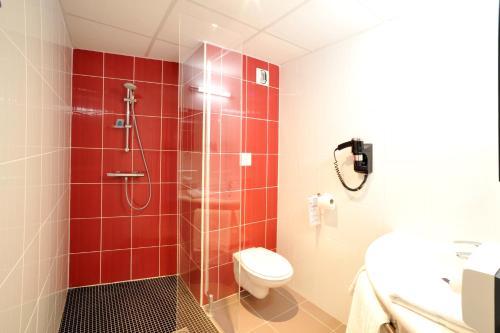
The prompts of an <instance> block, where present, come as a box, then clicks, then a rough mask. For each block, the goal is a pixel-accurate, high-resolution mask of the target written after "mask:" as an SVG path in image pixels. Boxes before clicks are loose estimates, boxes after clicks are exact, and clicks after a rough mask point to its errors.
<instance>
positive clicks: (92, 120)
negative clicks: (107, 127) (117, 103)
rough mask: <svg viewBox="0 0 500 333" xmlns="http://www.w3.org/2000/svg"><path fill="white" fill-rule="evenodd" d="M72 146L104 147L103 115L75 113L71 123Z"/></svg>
mask: <svg viewBox="0 0 500 333" xmlns="http://www.w3.org/2000/svg"><path fill="white" fill-rule="evenodd" d="M71 146H72V147H85V148H101V147H102V114H101V113H100V112H99V113H95V114H92V113H87V112H75V111H73V114H72V122H71Z"/></svg>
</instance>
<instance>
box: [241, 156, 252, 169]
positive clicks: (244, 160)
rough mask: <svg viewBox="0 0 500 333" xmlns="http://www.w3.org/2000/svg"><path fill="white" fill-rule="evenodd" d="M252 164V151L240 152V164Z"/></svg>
mask: <svg viewBox="0 0 500 333" xmlns="http://www.w3.org/2000/svg"><path fill="white" fill-rule="evenodd" d="M251 165H252V153H240V166H251Z"/></svg>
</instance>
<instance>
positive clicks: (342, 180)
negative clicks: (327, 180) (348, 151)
mask: <svg viewBox="0 0 500 333" xmlns="http://www.w3.org/2000/svg"><path fill="white" fill-rule="evenodd" d="M337 150H338V149H335V150H334V151H333V159H334V162H333V165H334V166H335V171H336V172H337V176H338V177H339V180H340V182H341V183H342V185H343V186H344V187H345V188H346V189H348V190H349V191H352V192H356V191H359V190H361V188H363V186H364V185H365V183H366V180H367V179H368V174H365V176H364V177H363V181H362V182H361V184H359V186H358V187H350V186H349V185H347V184H346V183H345V181H344V179H343V178H342V175H341V174H340V168H339V162H338V161H337V155H336V153H337Z"/></svg>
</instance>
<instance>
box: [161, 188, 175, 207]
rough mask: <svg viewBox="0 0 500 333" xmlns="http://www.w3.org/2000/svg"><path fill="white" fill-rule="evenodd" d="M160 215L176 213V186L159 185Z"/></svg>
mask: <svg viewBox="0 0 500 333" xmlns="http://www.w3.org/2000/svg"><path fill="white" fill-rule="evenodd" d="M161 205H162V206H161V213H162V214H176V213H177V184H175V183H168V184H161Z"/></svg>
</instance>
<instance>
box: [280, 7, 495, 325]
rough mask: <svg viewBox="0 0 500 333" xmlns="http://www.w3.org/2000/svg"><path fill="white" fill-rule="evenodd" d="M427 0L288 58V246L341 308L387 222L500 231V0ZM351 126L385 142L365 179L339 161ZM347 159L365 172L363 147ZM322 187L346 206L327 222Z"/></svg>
mask: <svg viewBox="0 0 500 333" xmlns="http://www.w3.org/2000/svg"><path fill="white" fill-rule="evenodd" d="M418 3H419V4H418V5H417V4H415V7H417V6H419V8H414V9H415V10H412V11H411V12H409V14H407V15H404V16H401V17H399V18H398V19H395V20H393V21H391V22H387V23H384V24H382V25H380V26H378V27H377V28H375V29H373V30H371V31H367V32H365V33H363V34H360V35H358V36H356V37H354V38H351V39H349V40H345V41H343V42H340V43H338V44H336V45H333V46H330V47H327V48H325V49H323V50H321V51H318V52H314V53H312V54H309V55H307V56H305V57H304V58H301V59H298V60H296V61H292V62H290V63H287V64H285V65H284V66H282V67H281V72H280V74H281V76H280V79H281V89H280V94H281V95H280V106H281V109H280V140H279V142H280V147H279V149H280V156H279V194H278V198H279V203H278V220H279V221H278V252H280V253H282V254H283V255H284V256H285V257H286V258H288V259H289V260H290V261H291V262H292V265H293V266H294V271H295V275H294V278H293V280H292V282H291V285H292V287H293V288H295V289H297V291H299V292H300V293H301V294H303V295H304V296H306V297H307V298H308V299H309V300H311V301H313V302H315V303H316V304H318V305H319V306H321V307H322V308H323V309H325V310H327V311H328V312H330V313H331V314H332V315H334V316H335V317H337V318H340V319H342V320H347V315H348V311H349V303H350V300H351V296H350V295H349V292H348V288H349V285H350V283H351V282H352V280H353V278H354V276H355V273H356V271H357V270H358V269H359V268H360V267H361V265H362V264H363V259H364V253H365V251H366V248H367V247H368V245H369V244H370V243H371V242H372V241H373V240H374V239H375V238H377V237H378V236H380V235H381V234H383V233H386V232H389V231H391V230H404V231H408V232H412V233H416V234H421V235H424V236H427V237H432V238H441V239H449V240H452V239H460V238H463V239H478V240H494V241H497V242H500V224H499V223H498V222H499V221H500V205H499V202H500V183H499V181H498V128H497V127H498V105H497V104H498V78H497V76H498V70H497V67H498V1H496V0H491V1H490V0H488V1H481V2H478V1H474V0H463V1H453V0H438V1H430V2H418ZM352 137H361V138H363V139H365V140H366V141H368V142H371V143H373V145H374V147H373V149H374V172H373V174H372V175H371V176H370V178H369V179H368V183H367V186H366V188H365V189H364V190H363V191H362V192H361V193H350V192H347V191H345V190H344V189H343V188H342V186H341V185H340V182H339V181H338V179H337V176H336V174H335V170H334V168H333V156H332V153H333V149H334V147H336V146H337V145H338V144H339V143H341V142H343V141H346V140H350V139H351V138H352ZM349 155H350V154H349V153H348V152H347V151H346V152H343V153H342V154H341V155H340V156H339V157H340V158H339V160H341V161H343V160H344V159H345V158H348V157H349ZM342 164H343V163H342V162H341V165H342ZM342 170H343V173H344V174H345V175H346V178H347V181H348V182H349V183H350V184H355V183H356V182H359V177H355V176H354V173H353V171H352V160H348V159H347V162H346V163H345V165H344V166H343V167H342ZM356 178H358V179H356ZM317 192H331V193H333V194H334V195H335V197H336V200H337V212H336V213H337V215H336V220H335V221H334V223H332V224H331V225H323V226H322V227H321V228H318V229H316V228H311V227H309V226H308V224H307V207H306V202H307V201H306V198H307V196H308V195H311V194H313V193H317Z"/></svg>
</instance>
